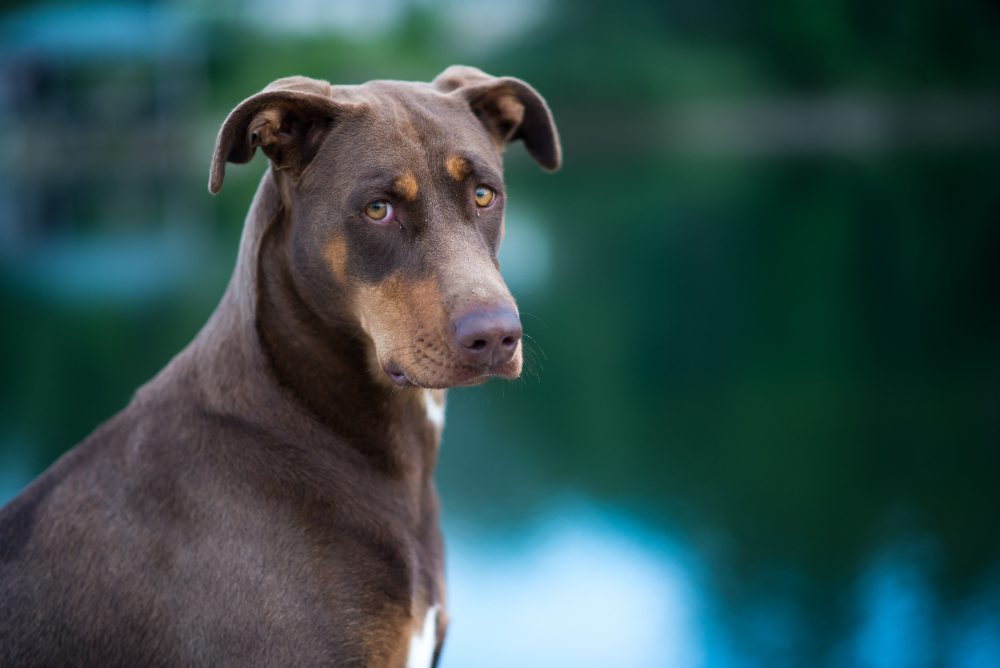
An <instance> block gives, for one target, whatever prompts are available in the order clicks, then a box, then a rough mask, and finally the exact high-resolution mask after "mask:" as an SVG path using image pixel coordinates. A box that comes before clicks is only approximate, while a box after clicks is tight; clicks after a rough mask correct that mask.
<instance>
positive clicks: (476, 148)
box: [345, 81, 501, 171]
mask: <svg viewBox="0 0 1000 668" xmlns="http://www.w3.org/2000/svg"><path fill="white" fill-rule="evenodd" d="M351 88H353V89H354V90H352V91H351V93H352V94H351V95H350V98H351V99H352V102H353V103H354V104H353V106H354V109H355V110H356V113H354V114H351V115H350V116H351V117H350V118H349V119H345V124H346V125H347V127H346V128H345V130H347V131H348V132H349V134H350V135H351V136H352V137H357V138H360V139H362V141H361V142H360V143H359V144H358V145H357V149H358V150H359V151H360V152H362V153H364V154H365V155H366V156H367V157H368V158H369V159H375V160H377V161H379V162H386V163H394V162H395V163H398V162H399V161H400V160H401V159H402V160H406V161H409V162H412V161H420V162H427V161H431V162H433V163H437V162H440V163H441V165H436V164H434V165H432V166H434V167H439V166H445V168H447V167H446V165H447V161H448V160H449V159H452V164H453V163H454V159H455V158H465V157H469V158H474V159H476V160H477V161H480V162H483V163H485V164H488V165H490V166H492V167H493V168H494V169H496V170H497V171H500V170H501V157H500V153H499V151H498V150H497V147H496V145H495V144H493V142H492V141H491V140H490V137H489V135H488V134H487V132H486V130H485V128H484V127H483V126H482V124H481V123H480V122H479V121H478V119H477V118H476V116H475V114H473V113H472V109H471V107H470V106H469V104H468V102H466V101H465V100H464V99H462V98H461V97H458V96H455V95H449V94H444V93H441V92H440V91H438V90H437V89H435V88H433V87H432V86H431V85H430V84H426V83H417V82H406V81H369V82H368V83H366V84H362V85H360V86H352V87H351ZM380 157H381V160H378V158H380ZM386 166H388V165H386Z"/></svg>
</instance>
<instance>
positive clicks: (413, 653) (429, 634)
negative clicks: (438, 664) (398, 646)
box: [406, 605, 441, 668]
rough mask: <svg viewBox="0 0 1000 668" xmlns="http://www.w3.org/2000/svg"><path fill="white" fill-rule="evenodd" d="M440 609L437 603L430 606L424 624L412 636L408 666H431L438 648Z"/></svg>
mask: <svg viewBox="0 0 1000 668" xmlns="http://www.w3.org/2000/svg"><path fill="white" fill-rule="evenodd" d="M440 610H441V608H440V606H437V605H433V606H431V607H430V608H428V609H427V614H425V615H424V620H423V624H421V625H420V627H419V628H418V629H416V630H415V631H414V632H413V635H412V636H411V637H410V647H409V650H408V652H407V656H406V668H431V665H432V663H433V661H434V650H435V649H437V620H438V613H439V612H440Z"/></svg>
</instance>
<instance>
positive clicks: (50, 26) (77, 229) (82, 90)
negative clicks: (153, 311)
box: [0, 4, 209, 300]
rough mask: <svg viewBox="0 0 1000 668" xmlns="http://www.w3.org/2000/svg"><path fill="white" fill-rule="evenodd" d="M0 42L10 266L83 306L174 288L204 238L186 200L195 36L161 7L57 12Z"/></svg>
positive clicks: (199, 70)
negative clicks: (87, 301)
mask: <svg viewBox="0 0 1000 668" xmlns="http://www.w3.org/2000/svg"><path fill="white" fill-rule="evenodd" d="M2 44H3V47H2V49H0V126H2V127H3V132H4V134H5V137H4V140H5V141H4V145H5V146H6V147H8V151H7V152H6V156H5V160H4V161H3V163H2V164H0V212H2V213H3V215H2V217H0V253H2V261H3V263H4V264H5V265H6V266H7V268H8V270H12V271H13V272H15V273H16V274H18V275H19V276H20V278H21V279H22V280H25V281H27V282H28V283H29V284H31V285H32V286H34V287H36V288H40V289H41V290H42V292H44V293H47V294H50V295H51V296H55V297H68V298H71V299H74V300H79V299H88V298H97V299H103V298H110V299H122V298H124V299H148V298H150V297H151V296H154V295H155V294H156V293H159V292H162V291H164V290H170V289H175V288H176V286H177V284H178V283H179V282H180V281H182V280H183V279H184V278H185V275H186V273H187V272H190V270H191V269H192V267H193V262H194V261H195V260H196V259H197V258H198V257H199V254H201V253H203V251H204V245H205V239H206V233H207V231H208V228H207V223H208V220H207V219H208V215H209V212H208V211H207V210H206V209H205V206H204V203H203V202H201V201H199V199H197V198H194V197H192V196H191V193H190V184H191V182H192V181H194V180H199V179H202V172H203V171H204V169H203V168H202V166H201V165H196V163H195V161H194V160H193V156H194V155H195V152H194V151H193V149H192V142H193V140H194V139H195V137H196V136H197V133H195V132H193V130H194V129H195V128H196V127H197V126H196V124H195V122H194V121H196V120H200V114H201V113H203V110H202V107H203V104H204V100H205V94H206V91H207V84H208V81H207V62H206V53H205V48H204V45H203V43H202V38H201V35H200V34H199V31H198V30H197V28H196V27H195V26H194V25H193V24H192V23H191V21H190V20H188V19H187V18H186V17H185V16H184V15H183V14H181V13H179V12H177V11H174V10H171V9H169V8H166V7H160V6H156V5H145V6H143V5H121V4H119V5H114V4H106V5H90V6H88V5H72V6H66V7H58V6H48V7H44V8H39V9H26V10H23V11H22V12H21V13H20V14H19V15H16V16H14V17H10V18H8V20H7V21H6V22H5V23H4V25H3V41H2ZM202 180H203V179H202Z"/></svg>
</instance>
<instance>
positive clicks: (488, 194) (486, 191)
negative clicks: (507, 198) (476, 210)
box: [476, 186, 496, 207]
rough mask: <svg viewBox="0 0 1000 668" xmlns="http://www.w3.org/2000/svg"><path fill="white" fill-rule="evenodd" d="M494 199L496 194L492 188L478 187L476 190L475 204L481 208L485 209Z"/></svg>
mask: <svg viewBox="0 0 1000 668" xmlns="http://www.w3.org/2000/svg"><path fill="white" fill-rule="evenodd" d="M494 197H496V193H495V192H493V188H490V187H488V186H479V187H478V188H476V204H478V205H479V206H481V207H487V206H489V205H490V204H492V203H493V198H494Z"/></svg>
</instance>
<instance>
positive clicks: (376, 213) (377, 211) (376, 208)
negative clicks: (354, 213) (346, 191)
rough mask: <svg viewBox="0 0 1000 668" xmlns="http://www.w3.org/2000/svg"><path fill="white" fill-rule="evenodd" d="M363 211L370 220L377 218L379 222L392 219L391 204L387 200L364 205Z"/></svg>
mask: <svg viewBox="0 0 1000 668" xmlns="http://www.w3.org/2000/svg"><path fill="white" fill-rule="evenodd" d="M365 213H367V214H368V217H369V218H371V219H372V220H377V221H379V222H380V223H387V222H389V221H390V220H392V214H393V210H392V205H391V204H389V203H388V202H383V201H378V202H372V203H371V204H369V205H368V206H366V207H365Z"/></svg>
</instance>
